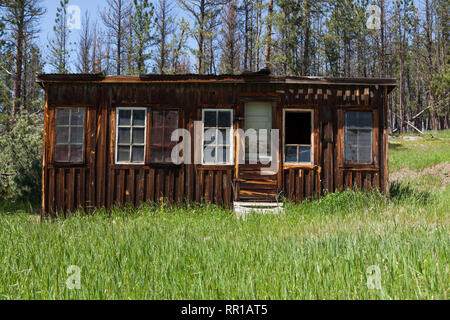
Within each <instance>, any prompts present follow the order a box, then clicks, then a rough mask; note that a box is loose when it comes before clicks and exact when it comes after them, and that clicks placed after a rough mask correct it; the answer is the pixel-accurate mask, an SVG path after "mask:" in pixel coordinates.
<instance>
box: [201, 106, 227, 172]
mask: <svg viewBox="0 0 450 320" xmlns="http://www.w3.org/2000/svg"><path fill="white" fill-rule="evenodd" d="M202 163H203V164H204V165H231V164H233V109H203V110H202Z"/></svg>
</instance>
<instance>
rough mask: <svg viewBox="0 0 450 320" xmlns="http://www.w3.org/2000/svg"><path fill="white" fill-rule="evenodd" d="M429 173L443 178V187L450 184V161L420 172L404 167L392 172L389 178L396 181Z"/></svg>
mask: <svg viewBox="0 0 450 320" xmlns="http://www.w3.org/2000/svg"><path fill="white" fill-rule="evenodd" d="M428 174H430V175H432V176H434V177H438V178H439V179H441V181H442V187H443V188H445V187H446V185H447V184H450V163H449V162H444V163H440V164H438V165H435V166H434V167H432V168H426V169H424V170H422V171H419V172H418V171H414V170H411V169H406V168H404V169H401V170H399V171H397V172H394V173H391V174H390V177H389V180H390V181H391V182H394V181H399V180H404V179H417V178H420V177H422V176H425V175H428Z"/></svg>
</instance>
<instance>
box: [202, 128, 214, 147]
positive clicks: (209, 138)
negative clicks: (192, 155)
mask: <svg viewBox="0 0 450 320" xmlns="http://www.w3.org/2000/svg"><path fill="white" fill-rule="evenodd" d="M216 133H217V130H216V129H205V131H204V133H203V143H204V145H205V146H206V145H210V144H214V145H216V144H217V142H216Z"/></svg>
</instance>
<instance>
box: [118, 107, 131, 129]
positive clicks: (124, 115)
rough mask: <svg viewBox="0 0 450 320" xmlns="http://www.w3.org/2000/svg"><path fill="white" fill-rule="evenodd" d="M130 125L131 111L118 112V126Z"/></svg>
mask: <svg viewBox="0 0 450 320" xmlns="http://www.w3.org/2000/svg"><path fill="white" fill-rule="evenodd" d="M130 124H131V110H119V126H129V125H130Z"/></svg>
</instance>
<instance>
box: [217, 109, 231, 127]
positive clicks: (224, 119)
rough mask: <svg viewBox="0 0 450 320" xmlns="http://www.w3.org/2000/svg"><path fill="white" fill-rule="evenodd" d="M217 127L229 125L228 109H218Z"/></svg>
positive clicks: (229, 114) (229, 113)
mask: <svg viewBox="0 0 450 320" xmlns="http://www.w3.org/2000/svg"><path fill="white" fill-rule="evenodd" d="M219 127H231V112H230V111H219Z"/></svg>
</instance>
